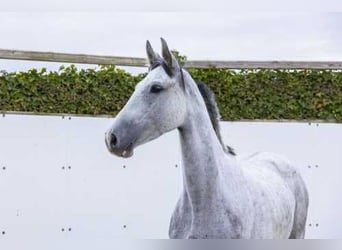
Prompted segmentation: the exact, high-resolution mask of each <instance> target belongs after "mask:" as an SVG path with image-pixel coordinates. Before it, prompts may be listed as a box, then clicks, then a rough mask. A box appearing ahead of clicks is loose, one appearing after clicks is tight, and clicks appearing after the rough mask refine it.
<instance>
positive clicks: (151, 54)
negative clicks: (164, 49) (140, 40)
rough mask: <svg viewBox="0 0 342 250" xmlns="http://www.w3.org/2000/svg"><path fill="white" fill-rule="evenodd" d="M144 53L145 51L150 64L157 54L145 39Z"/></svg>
mask: <svg viewBox="0 0 342 250" xmlns="http://www.w3.org/2000/svg"><path fill="white" fill-rule="evenodd" d="M146 53H147V58H148V62H149V64H150V65H152V64H153V63H154V62H155V61H156V59H157V55H156V53H155V52H154V50H153V49H152V46H151V43H150V42H149V41H148V40H147V41H146Z"/></svg>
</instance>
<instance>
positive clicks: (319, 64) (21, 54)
mask: <svg viewBox="0 0 342 250" xmlns="http://www.w3.org/2000/svg"><path fill="white" fill-rule="evenodd" d="M0 59H12V60H31V61H47V62H67V63H83V64H112V65H119V66H133V67H146V66H147V61H146V59H144V58H137V57H117V56H100V55H86V54H71V53H55V52H39V51H22V50H6V49H0ZM185 67H186V68H201V69H209V68H217V69H331V70H342V61H187V62H186V63H185Z"/></svg>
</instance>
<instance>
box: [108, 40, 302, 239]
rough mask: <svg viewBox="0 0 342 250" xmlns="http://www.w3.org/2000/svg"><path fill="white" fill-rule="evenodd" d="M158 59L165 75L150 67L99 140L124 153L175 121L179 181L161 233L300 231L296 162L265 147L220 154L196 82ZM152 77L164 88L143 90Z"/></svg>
mask: <svg viewBox="0 0 342 250" xmlns="http://www.w3.org/2000/svg"><path fill="white" fill-rule="evenodd" d="M165 50H167V51H168V48H167V46H166V45H165V44H163V55H164V58H165V56H166V57H167V56H168V53H167V51H166V52H165ZM153 53H154V52H152V51H151V50H149V48H148V55H149V59H150V62H151V61H153V60H154V59H155V58H158V56H157V55H156V54H153ZM151 55H154V56H152V57H151ZM165 61H166V62H169V63H168V66H169V67H170V68H172V71H173V76H172V77H171V76H169V75H167V74H166V73H165V70H164V69H163V67H157V68H155V69H153V70H152V71H150V73H149V74H148V75H147V77H146V78H145V79H144V80H143V81H142V82H140V83H139V84H138V85H137V88H136V90H135V92H134V94H133V95H132V97H131V98H130V100H129V101H128V103H127V104H126V106H125V107H124V108H123V109H122V111H121V112H120V113H119V114H118V116H117V118H116V119H115V121H114V124H113V126H112V127H111V129H110V130H109V131H108V132H107V133H106V145H107V147H108V149H109V151H110V152H112V153H114V154H116V155H118V156H123V157H128V156H131V155H132V154H133V149H134V147H136V146H137V145H141V144H143V143H146V142H148V141H150V140H152V139H154V138H157V137H158V136H160V135H161V134H163V133H166V132H168V131H170V130H173V129H176V128H178V129H179V134H180V142H181V149H182V159H183V166H182V167H183V180H184V181H183V183H184V186H183V192H182V195H181V197H180V198H179V201H178V203H177V206H176V208H175V211H174V214H173V215H172V218H171V223H170V230H169V236H170V237H171V238H269V239H277V238H281V239H285V238H303V237H304V231H305V222H306V216H307V207H308V195H307V191H306V187H305V184H304V182H303V181H302V179H301V177H300V175H299V173H298V172H297V170H296V169H295V168H294V167H293V166H292V165H291V164H290V163H289V162H287V161H286V160H284V159H282V158H281V157H279V156H277V155H275V154H271V153H257V154H255V155H253V156H250V157H248V158H243V159H240V158H239V157H235V156H233V155H230V154H227V153H226V152H225V151H224V150H223V148H222V145H221V143H220V142H219V140H218V137H217V135H216V133H215V131H214V129H213V126H212V124H211V121H210V118H209V115H208V112H207V110H206V106H205V103H204V100H203V98H202V96H201V94H200V92H199V90H198V88H197V86H196V83H195V82H194V80H193V79H192V78H191V76H190V75H189V74H188V73H187V72H186V71H185V70H183V69H181V68H179V66H178V64H176V65H175V60H174V59H171V58H165ZM170 62H172V65H170ZM181 70H183V78H184V79H183V80H184V83H185V86H183V85H182V82H181V81H183V80H182V78H181V77H180V74H179V73H180V71H181ZM153 84H158V85H161V86H163V88H164V90H163V91H161V92H160V93H151V92H150V88H151V86H152V85H153ZM113 134H115V137H116V139H117V140H115V142H116V143H115V145H113V144H112V143H111V140H112V138H111V136H112V135H113ZM127 152H128V153H127Z"/></svg>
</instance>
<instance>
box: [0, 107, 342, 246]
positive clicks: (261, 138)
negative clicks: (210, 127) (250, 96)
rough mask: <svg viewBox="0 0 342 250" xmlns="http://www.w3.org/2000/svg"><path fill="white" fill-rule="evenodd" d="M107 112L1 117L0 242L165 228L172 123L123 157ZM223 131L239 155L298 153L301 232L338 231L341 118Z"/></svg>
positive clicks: (175, 185)
mask: <svg viewBox="0 0 342 250" xmlns="http://www.w3.org/2000/svg"><path fill="white" fill-rule="evenodd" d="M111 121H112V120H111V119H110V118H90V117H62V116H32V115H14V114H12V115H9V114H8V115H6V116H4V117H0V249H16V247H15V246H17V247H18V248H19V247H20V246H21V245H22V244H23V242H25V246H31V247H35V248H36V249H43V248H44V247H49V249H51V242H53V246H55V248H56V249H58V248H61V247H65V246H71V245H74V244H81V246H80V247H83V248H86V249H87V248H88V249H91V248H92V246H96V247H101V244H103V246H108V245H110V244H108V243H110V242H112V241H113V240H114V239H132V238H166V237H167V232H168V223H169V218H170V215H171V213H172V210H173V208H174V206H175V203H176V200H177V197H178V193H179V191H180V187H181V173H180V167H179V163H180V148H179V142H178V136H177V132H176V131H174V132H171V133H169V134H167V135H164V136H162V137H161V138H159V139H157V140H155V141H153V142H151V143H149V144H146V145H143V146H141V147H140V148H138V149H136V151H135V155H134V157H133V158H130V159H128V160H125V159H120V158H118V157H114V156H112V155H110V154H109V153H108V152H107V150H106V148H105V144H104V132H105V131H106V129H107V128H108V127H109V125H110V124H111ZM222 133H223V135H224V139H225V141H226V142H227V144H229V145H232V146H234V147H235V149H236V151H237V153H238V154H240V153H241V154H242V153H247V154H248V153H253V152H255V151H272V152H276V153H280V154H283V155H285V156H286V157H288V158H289V159H290V160H292V161H293V162H296V163H297V164H298V166H299V168H300V169H301V172H302V174H303V176H304V179H305V181H306V183H307V185H308V188H309V193H310V199H311V203H310V211H309V218H308V226H307V237H308V238H342V216H341V215H340V212H341V211H342V202H341V192H342V182H341V178H342V152H341V149H342V124H311V125H309V124H307V123H271V122H267V123H266V122H223V123H222ZM176 165H178V167H176ZM309 166H311V167H310V168H309ZM69 167H70V169H69ZM309 224H311V226H309ZM316 224H318V226H316ZM69 228H70V230H71V231H69ZM63 229H64V231H62V230H63ZM3 233H4V234H3ZM2 246H6V248H4V247H2ZM12 247H13V248H12Z"/></svg>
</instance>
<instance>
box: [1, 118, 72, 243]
mask: <svg viewBox="0 0 342 250" xmlns="http://www.w3.org/2000/svg"><path fill="white" fill-rule="evenodd" d="M64 123H65V121H64V120H63V119H62V118H61V117H44V116H40V117H34V116H13V115H9V116H6V117H0V140H1V141H0V166H1V168H0V170H1V171H0V231H1V234H0V244H1V245H2V244H5V246H7V245H6V242H7V243H10V246H11V248H3V247H0V248H1V249H20V247H22V244H23V242H30V244H33V245H34V246H41V245H44V244H46V245H48V244H49V242H51V241H53V242H56V244H58V242H59V240H60V239H61V237H63V235H62V234H60V233H59V232H60V229H61V228H62V226H63V224H64V223H65V211H66V206H65V200H66V188H65V187H66V185H65V172H64V171H62V167H63V166H65V164H66V158H65V144H66V141H65V133H64V131H65V129H64V127H65V126H64ZM1 238H2V239H1ZM1 240H3V242H1ZM13 244H14V245H13ZM16 244H18V247H14V246H15V245H16ZM1 245H0V246H1Z"/></svg>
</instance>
